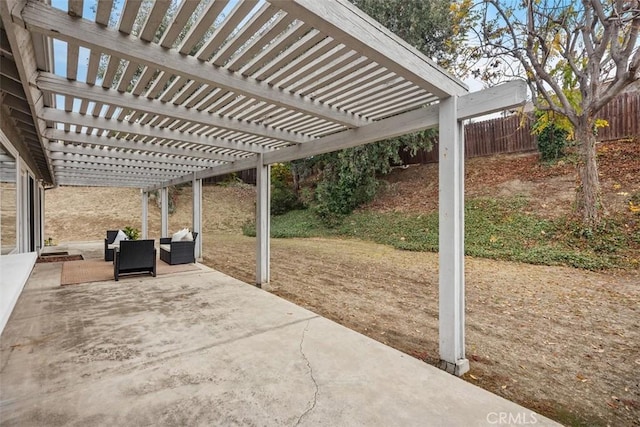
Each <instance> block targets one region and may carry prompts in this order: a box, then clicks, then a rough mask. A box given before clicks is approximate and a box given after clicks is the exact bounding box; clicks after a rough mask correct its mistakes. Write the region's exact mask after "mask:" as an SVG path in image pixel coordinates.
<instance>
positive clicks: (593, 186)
mask: <svg viewBox="0 0 640 427" xmlns="http://www.w3.org/2000/svg"><path fill="white" fill-rule="evenodd" d="M576 139H577V141H578V144H579V146H580V161H579V163H578V174H579V176H580V186H579V187H578V191H577V207H578V213H580V214H581V216H582V222H583V224H584V225H585V226H587V227H592V226H594V225H596V224H598V222H599V221H600V211H601V209H602V204H601V201H602V200H601V194H600V179H599V177H598V163H597V159H596V137H595V135H594V134H593V132H592V130H591V126H589V124H588V122H587V121H586V120H585V122H584V123H581V125H580V126H579V128H578V129H576Z"/></svg>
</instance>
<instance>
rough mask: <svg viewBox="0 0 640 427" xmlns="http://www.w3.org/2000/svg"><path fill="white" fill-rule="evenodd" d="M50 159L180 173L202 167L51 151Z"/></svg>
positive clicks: (58, 163)
mask: <svg viewBox="0 0 640 427" xmlns="http://www.w3.org/2000/svg"><path fill="white" fill-rule="evenodd" d="M125 157H126V156H125ZM51 160H52V161H53V164H54V166H56V165H57V166H64V165H63V164H61V163H60V162H75V163H80V164H82V163H85V164H102V165H107V166H109V165H111V166H115V167H117V166H128V167H135V168H142V169H149V170H150V171H162V170H168V171H180V172H182V173H192V172H194V171H198V170H202V169H204V167H203V166H189V165H176V164H172V163H170V162H150V161H141V160H129V159H123V158H122V157H119V158H113V157H103V156H85V155H78V154H66V155H65V154H63V153H53V154H52V155H51Z"/></svg>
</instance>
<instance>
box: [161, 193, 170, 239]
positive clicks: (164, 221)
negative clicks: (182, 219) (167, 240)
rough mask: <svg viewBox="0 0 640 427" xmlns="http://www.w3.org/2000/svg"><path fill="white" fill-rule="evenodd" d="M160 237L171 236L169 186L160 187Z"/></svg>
mask: <svg viewBox="0 0 640 427" xmlns="http://www.w3.org/2000/svg"><path fill="white" fill-rule="evenodd" d="M160 206H161V208H160V237H169V188H168V187H162V188H161V189H160Z"/></svg>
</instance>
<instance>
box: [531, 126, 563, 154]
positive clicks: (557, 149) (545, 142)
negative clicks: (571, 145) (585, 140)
mask: <svg viewBox="0 0 640 427" xmlns="http://www.w3.org/2000/svg"><path fill="white" fill-rule="evenodd" d="M567 136H568V132H567V131H566V130H564V129H561V128H559V127H558V126H556V125H555V124H553V123H550V124H548V125H547V126H546V127H545V128H544V129H542V130H541V131H540V133H539V134H538V151H540V160H542V161H543V162H551V161H554V160H557V159H560V158H562V157H564V156H565V155H566V148H567Z"/></svg>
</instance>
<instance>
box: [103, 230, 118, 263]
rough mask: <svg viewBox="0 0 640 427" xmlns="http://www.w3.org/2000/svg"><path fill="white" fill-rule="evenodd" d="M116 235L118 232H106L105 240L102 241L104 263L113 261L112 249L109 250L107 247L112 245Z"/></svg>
mask: <svg viewBox="0 0 640 427" xmlns="http://www.w3.org/2000/svg"><path fill="white" fill-rule="evenodd" d="M117 235H118V230H107V238H106V239H104V260H105V261H113V252H114V250H113V249H109V245H111V244H112V243H113V241H114V240H115V238H116V236H117Z"/></svg>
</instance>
